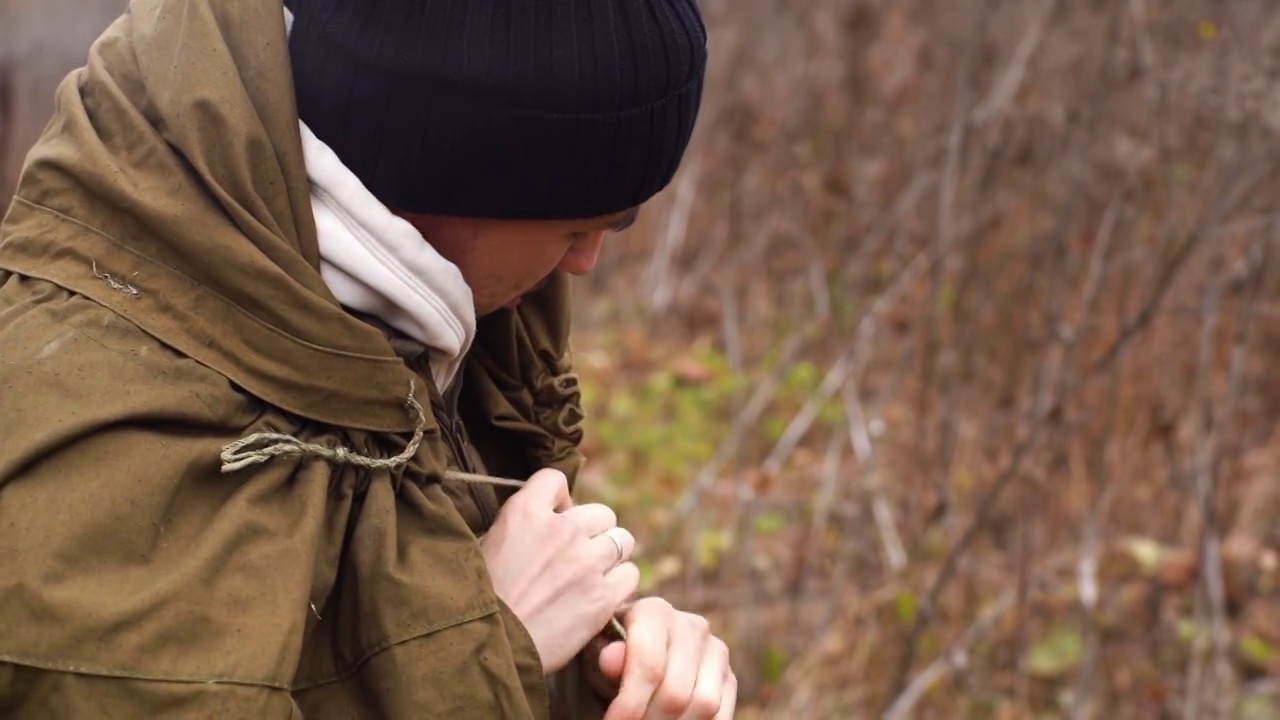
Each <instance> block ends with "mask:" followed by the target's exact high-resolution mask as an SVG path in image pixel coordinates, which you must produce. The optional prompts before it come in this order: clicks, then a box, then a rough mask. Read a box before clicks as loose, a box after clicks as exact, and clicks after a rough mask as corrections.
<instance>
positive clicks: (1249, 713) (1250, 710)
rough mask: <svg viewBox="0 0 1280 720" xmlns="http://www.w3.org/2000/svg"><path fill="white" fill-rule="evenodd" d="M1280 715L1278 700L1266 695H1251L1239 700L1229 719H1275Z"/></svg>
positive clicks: (1279, 701)
mask: <svg viewBox="0 0 1280 720" xmlns="http://www.w3.org/2000/svg"><path fill="white" fill-rule="evenodd" d="M1278 717H1280V700H1277V699H1275V698H1271V697H1267V696H1266V695H1251V696H1249V697H1246V698H1242V699H1241V700H1240V704H1239V705H1236V707H1235V710H1233V711H1232V713H1231V720H1275V718H1278Z"/></svg>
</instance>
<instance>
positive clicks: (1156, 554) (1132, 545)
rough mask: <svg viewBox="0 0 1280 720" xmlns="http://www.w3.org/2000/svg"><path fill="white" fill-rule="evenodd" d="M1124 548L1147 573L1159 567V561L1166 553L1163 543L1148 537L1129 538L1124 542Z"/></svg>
mask: <svg viewBox="0 0 1280 720" xmlns="http://www.w3.org/2000/svg"><path fill="white" fill-rule="evenodd" d="M1124 549H1125V552H1127V553H1129V557H1131V558H1133V561H1134V562H1136V563H1138V567H1140V568H1142V572H1144V573H1146V574H1148V575H1150V574H1151V573H1153V572H1155V571H1156V568H1158V567H1160V561H1161V560H1163V559H1164V557H1165V555H1167V554H1168V551H1167V550H1165V548H1164V546H1163V545H1161V544H1160V543H1158V542H1156V541H1155V540H1151V539H1150V538H1129V539H1128V540H1126V541H1125V542H1124Z"/></svg>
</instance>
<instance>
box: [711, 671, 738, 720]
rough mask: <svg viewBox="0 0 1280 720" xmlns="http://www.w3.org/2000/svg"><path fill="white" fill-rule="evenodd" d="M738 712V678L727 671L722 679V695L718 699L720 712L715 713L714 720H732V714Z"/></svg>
mask: <svg viewBox="0 0 1280 720" xmlns="http://www.w3.org/2000/svg"><path fill="white" fill-rule="evenodd" d="M737 710H738V676H737V675H734V674H733V671H732V670H729V671H728V673H727V675H726V677H725V679H724V695H722V696H721V698H720V712H718V713H716V717H715V720H733V714H734V713H735V712H737Z"/></svg>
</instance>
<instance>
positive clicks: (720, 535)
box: [694, 530, 733, 570]
mask: <svg viewBox="0 0 1280 720" xmlns="http://www.w3.org/2000/svg"><path fill="white" fill-rule="evenodd" d="M732 546H733V536H732V535H730V533H729V532H728V531H727V530H703V531H702V532H700V533H698V537H697V538H695V539H694V550H695V552H694V554H695V556H696V557H697V559H698V567H700V568H702V569H703V570H714V569H715V568H716V567H717V566H718V565H719V564H720V559H721V557H723V556H724V553H725V551H726V550H728V549H729V548H730V547H732Z"/></svg>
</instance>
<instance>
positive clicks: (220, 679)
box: [0, 653, 289, 692]
mask: <svg viewBox="0 0 1280 720" xmlns="http://www.w3.org/2000/svg"><path fill="white" fill-rule="evenodd" d="M0 661H2V662H7V663H12V664H14V665H22V666H25V667H32V668H39V669H42V670H52V671H55V672H69V673H76V674H77V675H95V676H98V677H105V678H118V679H121V680H141V681H144V682H166V683H183V684H191V685H194V684H200V685H242V686H245V687H260V688H267V689H270V690H280V691H282V692H287V691H288V690H289V685H288V683H273V682H270V681H267V680H250V679H247V678H238V677H231V676H227V675H214V676H212V677H186V676H182V675H153V674H150V673H131V672H125V671H123V670H109V669H107V668H99V667H92V666H89V665H74V664H64V663H57V662H48V661H42V660H35V659H33V658H24V657H21V656H18V655H9V654H6V653H0Z"/></svg>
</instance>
